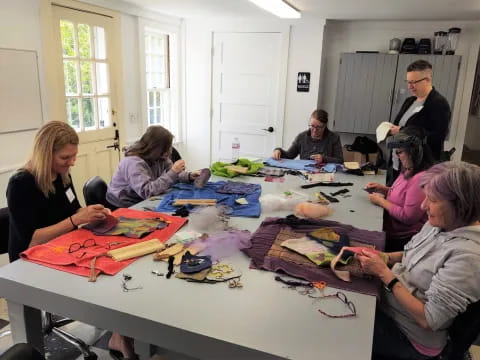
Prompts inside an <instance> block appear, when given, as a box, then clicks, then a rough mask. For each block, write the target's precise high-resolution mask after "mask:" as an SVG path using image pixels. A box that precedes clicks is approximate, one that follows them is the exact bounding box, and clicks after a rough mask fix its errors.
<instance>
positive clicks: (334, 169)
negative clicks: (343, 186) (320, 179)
mask: <svg viewBox="0 0 480 360" xmlns="http://www.w3.org/2000/svg"><path fill="white" fill-rule="evenodd" d="M322 171H323V172H327V173H334V172H337V164H333V163H328V164H325V165H323V166H322Z"/></svg>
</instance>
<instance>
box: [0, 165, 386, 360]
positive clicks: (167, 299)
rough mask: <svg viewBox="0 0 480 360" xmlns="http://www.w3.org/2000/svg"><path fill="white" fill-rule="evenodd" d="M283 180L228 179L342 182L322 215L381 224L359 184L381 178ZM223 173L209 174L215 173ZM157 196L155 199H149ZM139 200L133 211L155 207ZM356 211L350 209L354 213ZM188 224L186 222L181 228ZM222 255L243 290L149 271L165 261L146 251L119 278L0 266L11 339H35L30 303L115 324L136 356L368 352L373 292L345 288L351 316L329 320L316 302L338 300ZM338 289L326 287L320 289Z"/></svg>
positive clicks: (294, 185)
mask: <svg viewBox="0 0 480 360" xmlns="http://www.w3.org/2000/svg"><path fill="white" fill-rule="evenodd" d="M286 178H287V179H286V181H285V182H284V183H268V182H265V181H264V180H263V178H251V177H241V178H236V179H232V180H234V181H247V182H258V183H260V184H262V193H263V194H266V193H279V192H283V191H285V190H289V189H292V190H295V191H299V192H302V193H305V194H312V193H313V192H314V191H320V190H321V191H323V192H326V193H330V192H334V191H337V190H339V189H342V188H348V189H349V190H350V192H349V193H348V194H349V195H351V197H348V198H342V197H341V196H338V199H339V200H340V202H339V203H335V204H332V207H333V208H334V210H335V212H334V214H333V215H332V216H330V217H328V218H327V219H328V220H336V221H340V222H342V223H346V224H351V225H353V226H356V227H359V228H363V229H367V230H381V227H382V209H381V208H379V207H377V206H375V205H373V204H371V203H370V202H369V200H368V194H367V193H366V192H365V191H363V190H362V187H363V186H364V185H365V184H366V183H367V182H369V181H377V182H383V181H384V176H364V177H359V176H354V175H344V174H337V175H336V178H335V181H342V182H353V183H354V186H348V187H317V188H313V189H308V190H305V189H300V187H299V185H301V184H302V183H303V182H302V181H301V179H300V178H298V177H293V176H290V175H289V176H287V177H286ZM220 179H221V180H225V179H224V178H215V179H214V180H220ZM156 203H158V201H157V202H156ZM156 203H153V202H149V201H145V202H142V203H140V204H138V205H137V206H135V207H136V208H143V207H145V206H147V207H149V206H153V205H154V204H156ZM350 210H353V211H354V212H351V211H350ZM289 213H291V212H272V213H262V215H261V217H260V218H258V219H255V218H238V217H236V218H231V220H230V224H231V225H234V226H237V227H238V228H240V229H248V230H250V231H252V232H253V231H255V230H256V229H257V228H258V226H259V225H260V223H261V221H262V220H263V219H264V218H265V217H268V216H285V215H287V214H289ZM185 229H188V225H187V227H186V228H185ZM225 262H227V263H230V264H232V265H234V266H235V268H236V269H239V270H241V271H242V273H243V275H242V277H241V281H242V283H243V285H244V286H243V288H241V289H230V288H228V286H227V284H226V283H218V284H201V283H190V282H187V281H184V280H180V279H176V278H174V277H173V276H172V278H171V279H168V280H167V279H166V278H165V277H162V276H156V275H153V274H152V273H151V270H160V271H161V272H165V273H166V269H167V265H166V263H163V262H162V263H158V262H153V261H152V257H151V256H150V255H149V256H145V257H143V258H141V259H139V260H137V261H135V262H134V263H132V264H131V265H129V266H128V267H127V268H125V269H124V270H123V271H121V272H120V273H118V274H117V275H116V276H106V275H100V276H99V277H98V279H97V282H95V283H89V282H88V281H87V278H85V277H81V276H76V275H72V274H69V273H65V272H61V271H57V270H53V269H50V268H47V267H44V266H41V265H37V264H34V263H31V262H28V261H24V260H19V261H15V262H14V263H12V264H9V265H6V266H4V267H2V268H0V296H2V297H4V298H6V299H7V301H8V307H9V315H10V321H11V326H12V332H13V339H14V342H20V341H27V340H28V341H29V342H31V343H33V344H34V345H37V346H38V345H40V344H41V343H42V341H43V340H42V337H41V336H40V332H39V330H40V322H39V320H40V312H39V311H38V310H37V309H40V310H45V311H49V312H52V313H55V314H59V315H63V316H68V317H70V318H73V319H76V320H79V321H82V322H85V323H88V324H92V325H94V326H96V327H99V328H103V329H108V330H112V331H117V332H119V333H121V334H124V335H126V336H130V337H133V338H135V340H136V349H137V351H139V352H140V353H141V354H142V358H143V357H144V356H145V353H146V352H147V349H148V346H147V345H145V344H153V345H157V346H160V347H162V348H166V349H169V350H172V351H176V352H179V353H184V354H188V355H190V356H192V357H195V358H199V359H209V360H210V359H276V358H287V359H329V360H335V359H342V360H344V359H349V358H355V359H370V356H371V347H372V336H373V326H374V314H375V297H373V296H368V295H363V294H358V293H353V292H348V291H344V292H345V294H346V295H347V297H348V299H349V300H351V301H352V302H353V303H354V304H355V307H356V310H357V316H356V317H350V318H339V319H335V318H327V317H325V316H324V315H322V314H320V313H319V312H318V311H317V309H318V308H322V309H323V310H324V311H327V312H333V313H344V312H345V308H344V306H343V303H341V302H340V301H335V300H320V301H317V302H313V300H312V299H310V298H308V297H307V296H302V295H300V294H298V293H297V292H296V291H294V290H291V289H288V288H286V287H284V286H283V285H282V284H281V283H279V282H277V281H274V276H275V274H274V273H271V272H267V271H260V270H252V269H249V258H248V257H247V256H246V255H244V254H243V253H238V254H237V255H235V256H233V257H232V258H229V259H226V260H225ZM123 273H128V274H129V275H131V276H132V277H133V279H132V280H131V281H130V282H129V286H131V287H135V286H142V289H139V290H134V291H129V292H124V291H123V290H122V287H121V282H122V274H123ZM336 291H337V289H334V288H329V287H327V288H326V289H325V293H326V294H327V293H335V292H336Z"/></svg>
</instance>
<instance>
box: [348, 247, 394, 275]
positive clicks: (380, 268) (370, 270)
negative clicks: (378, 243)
mask: <svg viewBox="0 0 480 360" xmlns="http://www.w3.org/2000/svg"><path fill="white" fill-rule="evenodd" d="M355 256H356V258H357V259H358V261H360V265H361V266H362V269H363V271H365V272H366V273H367V274H370V275H374V276H377V277H379V278H382V277H385V276H386V275H387V274H388V273H389V272H391V270H390V269H389V268H388V266H387V264H385V262H384V261H383V259H382V258H381V257H380V256H379V255H378V254H375V253H374V252H373V251H370V250H368V249H364V250H363V251H362V253H361V254H357V255H355Z"/></svg>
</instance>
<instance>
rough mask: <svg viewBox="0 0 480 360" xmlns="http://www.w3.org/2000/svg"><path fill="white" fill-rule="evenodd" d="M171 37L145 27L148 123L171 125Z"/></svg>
mask: <svg viewBox="0 0 480 360" xmlns="http://www.w3.org/2000/svg"><path fill="white" fill-rule="evenodd" d="M168 40H169V38H168V35H166V34H161V33H158V32H155V31H154V30H151V29H148V28H145V75H146V85H147V125H148V126H150V125H155V124H158V125H162V126H165V127H168V125H169V121H170V119H169V116H170V112H169V108H170V76H169V71H170V69H169V68H170V64H169V42H168Z"/></svg>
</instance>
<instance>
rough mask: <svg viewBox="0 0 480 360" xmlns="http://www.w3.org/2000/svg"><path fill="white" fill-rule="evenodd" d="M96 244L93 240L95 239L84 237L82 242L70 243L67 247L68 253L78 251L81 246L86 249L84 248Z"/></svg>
mask: <svg viewBox="0 0 480 360" xmlns="http://www.w3.org/2000/svg"><path fill="white" fill-rule="evenodd" d="M96 245H97V243H96V242H95V239H92V238H89V239H86V240H85V241H84V242H83V243H79V242H74V243H72V244H70V246H69V247H68V253H69V254H71V253H74V252H75V251H78V250H80V249H82V248H83V249H86V248H89V247H93V246H96Z"/></svg>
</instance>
